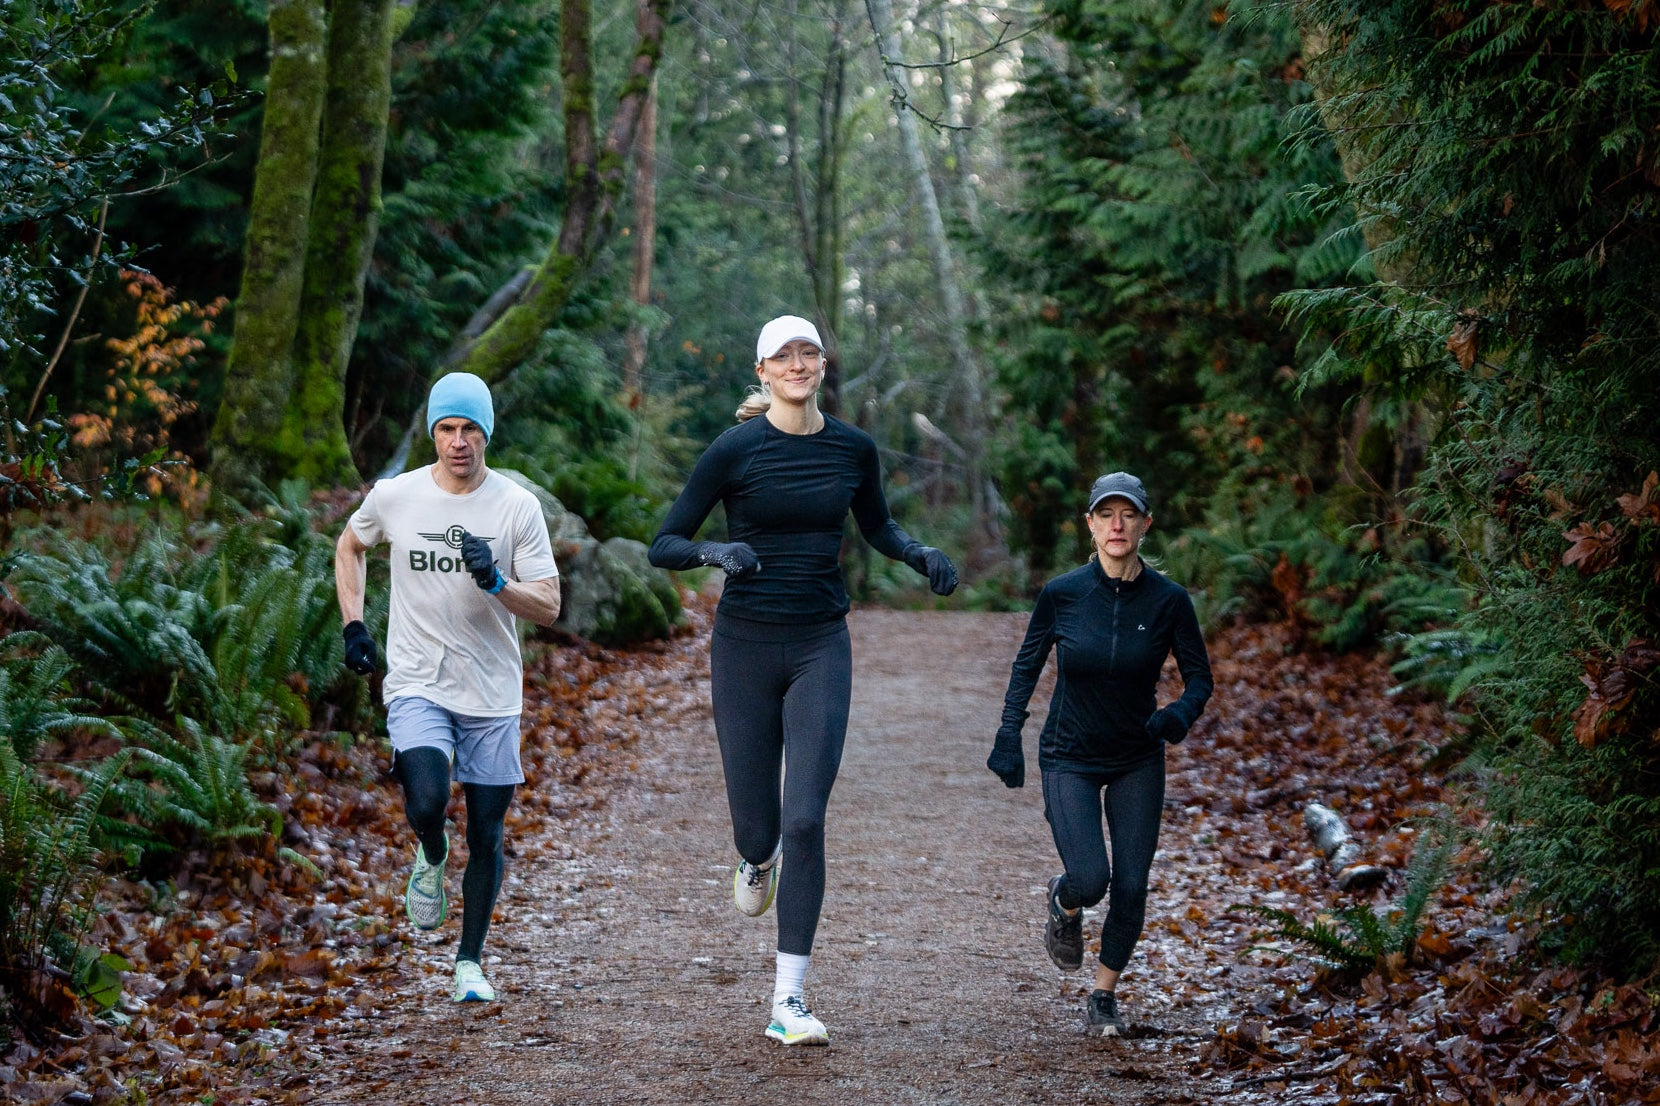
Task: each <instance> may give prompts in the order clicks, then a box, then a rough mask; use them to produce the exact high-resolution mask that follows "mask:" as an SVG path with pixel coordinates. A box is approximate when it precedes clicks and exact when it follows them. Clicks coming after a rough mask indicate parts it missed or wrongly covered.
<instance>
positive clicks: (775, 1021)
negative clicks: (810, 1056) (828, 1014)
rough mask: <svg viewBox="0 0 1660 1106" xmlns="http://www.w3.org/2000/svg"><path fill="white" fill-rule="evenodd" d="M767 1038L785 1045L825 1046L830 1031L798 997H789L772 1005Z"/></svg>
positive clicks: (827, 1042)
mask: <svg viewBox="0 0 1660 1106" xmlns="http://www.w3.org/2000/svg"><path fill="white" fill-rule="evenodd" d="M767 1036H769V1037H771V1038H772V1039H773V1040H775V1041H782V1042H783V1043H784V1044H787V1045H827V1044H829V1043H830V1031H829V1030H827V1029H825V1028H824V1023H823V1022H821V1021H819V1020H818V1019H817V1018H815V1017H814V1016H813V1012H812V1011H811V1010H809V1009H807V1003H806V1002H805V1001H804V1000H803V999H802V997H801V996H800V995H790V996H789V997H788V998H783V999H779V1000H778V1001H777V1002H774V1003H773V1004H772V1023H771V1024H770V1025H768V1026H767Z"/></svg>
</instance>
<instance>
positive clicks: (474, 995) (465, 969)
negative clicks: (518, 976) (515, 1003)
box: [455, 960, 496, 1002]
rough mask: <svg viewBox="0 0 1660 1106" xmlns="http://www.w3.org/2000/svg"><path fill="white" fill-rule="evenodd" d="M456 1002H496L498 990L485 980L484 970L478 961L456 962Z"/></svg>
mask: <svg viewBox="0 0 1660 1106" xmlns="http://www.w3.org/2000/svg"><path fill="white" fill-rule="evenodd" d="M455 1001H456V1002H495V1001H496V989H495V988H494V987H492V986H490V981H489V980H488V979H485V978H484V969H483V968H481V967H479V966H478V962H477V961H476V960H457V961H456V962H455Z"/></svg>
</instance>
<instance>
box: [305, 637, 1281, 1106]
mask: <svg viewBox="0 0 1660 1106" xmlns="http://www.w3.org/2000/svg"><path fill="white" fill-rule="evenodd" d="M849 624H850V626H851V628H852V632H853V650H854V677H853V714H852V721H851V725H850V726H849V732H848V741H847V751H846V755H845V759H844V761H843V766H842V772H841V776H840V779H839V781H838V782H837V785H836V790H835V793H834V795H833V796H832V798H831V802H830V812H829V823H828V843H827V852H828V873H829V882H828V887H827V891H826V896H825V904H824V914H823V920H822V922H821V924H820V927H819V931H818V939H817V945H816V947H815V949H814V954H813V967H812V971H811V973H810V975H809V977H808V982H807V986H808V990H807V997H808V1000H809V1002H810V1003H811V1004H812V1006H813V1008H814V1011H815V1012H816V1013H817V1014H818V1015H819V1016H820V1017H821V1018H822V1019H823V1020H824V1022H825V1024H826V1025H827V1026H828V1027H829V1030H830V1039H831V1044H830V1046H829V1047H828V1048H804V1047H797V1048H785V1047H783V1046H781V1045H779V1044H777V1043H775V1042H773V1041H770V1040H767V1039H766V1038H765V1037H764V1036H763V1035H762V1031H763V1030H764V1029H765V1027H766V1023H767V1020H768V1003H769V1002H770V996H771V989H772V977H773V954H772V950H773V948H774V939H775V937H776V928H775V926H776V923H775V921H774V918H773V915H772V913H771V912H769V913H768V914H767V915H765V916H764V917H762V918H759V919H750V918H745V917H743V916H742V915H740V914H738V912H737V911H736V910H735V909H734V908H733V906H732V902H731V892H730V881H731V866H732V864H733V863H734V862H735V860H736V857H735V855H734V853H733V850H732V843H731V835H730V828H729V823H728V820H727V814H726V802H725V797H724V792H723V789H722V782H721V771H720V762H719V757H718V754H717V752H716V748H715V738H714V732H713V724H712V722H711V721H710V716H709V711H708V675H707V666H706V664H704V665H702V666H701V668H696V669H694V670H693V671H692V672H691V673H690V674H689V675H688V676H687V677H686V678H685V679H683V680H680V681H677V682H671V683H668V684H666V685H665V687H664V688H663V689H662V691H661V694H659V695H657V697H656V702H658V703H659V704H660V706H659V707H658V708H657V709H656V710H655V711H654V712H651V713H648V715H647V716H645V717H642V718H641V719H640V720H639V722H640V726H641V734H640V737H639V739H638V743H637V744H636V745H635V746H634V749H633V753H634V755H636V756H637V757H638V758H639V761H640V765H639V771H638V773H637V774H635V775H634V776H632V777H630V778H628V779H627V780H623V781H620V782H619V783H618V784H617V785H616V786H615V788H614V791H613V795H612V798H611V800H610V803H609V805H608V807H607V810H606V813H605V815H604V816H603V817H602V818H601V820H600V821H601V828H600V830H599V831H598V832H596V833H594V834H592V835H591V836H590V835H586V834H584V835H582V836H579V837H569V838H566V839H564V840H561V841H560V842H559V844H558V848H557V850H548V851H544V852H542V854H541V855H539V856H538V855H536V854H537V852H538V850H536V849H534V848H531V849H519V850H516V851H519V852H521V853H528V854H529V856H521V857H518V858H513V857H510V858H509V862H508V863H509V877H508V884H507V886H506V887H505V888H504V890H503V894H502V899H501V903H500V905H499V906H498V908H497V922H496V924H495V926H494V927H493V929H492V930H491V934H490V940H489V943H488V944H487V945H486V949H485V951H486V957H487V961H488V962H487V964H486V970H487V971H488V972H489V974H490V978H491V980H492V982H493V983H494V984H495V986H496V988H497V991H498V993H499V994H500V996H501V1001H499V1002H497V1003H493V1004H489V1005H483V1004H465V1005H459V1006H458V1005H455V1004H452V1003H451V1002H450V1001H449V994H448V986H449V973H448V968H449V964H450V962H451V959H452V958H453V956H454V940H455V936H456V935H455V932H454V930H455V929H456V927H457V926H458V924H459V920H458V919H459V912H458V911H452V919H451V921H450V922H449V923H447V924H446V926H445V928H444V929H443V930H441V931H439V932H438V933H437V934H435V935H430V936H429V935H424V934H423V935H420V937H419V938H418V939H417V944H416V946H415V948H414V950H413V951H412V952H411V953H410V954H408V956H406V958H405V959H406V961H410V963H409V968H410V970H409V971H407V972H405V973H403V978H402V981H401V982H398V983H397V984H396V987H397V989H398V990H399V991H401V992H404V994H402V995H400V996H398V998H397V1000H396V1001H389V1002H388V1003H387V1004H386V1005H385V1007H384V1008H380V1009H377V1010H376V1011H375V1012H374V1013H373V1014H371V1015H370V1016H367V1017H363V1018H360V1019H358V1020H356V1021H355V1022H352V1023H350V1024H349V1025H343V1026H341V1027H340V1028H339V1029H338V1030H336V1031H335V1032H334V1033H333V1035H332V1038H331V1043H330V1045H329V1048H328V1051H329V1054H330V1055H329V1056H328V1058H327V1062H326V1063H325V1064H324V1066H322V1067H320V1068H319V1069H318V1070H316V1071H314V1072H313V1073H311V1075H310V1077H309V1082H308V1084H307V1085H306V1086H305V1087H303V1088H301V1087H295V1086H294V1084H292V1083H291V1084H290V1087H291V1088H293V1090H294V1092H295V1099H296V1100H302V1099H303V1100H306V1101H310V1102H340V1103H356V1102H377V1103H381V1102H384V1103H396V1104H398V1106H420V1104H426V1103H433V1104H437V1103H456V1102H468V1103H474V1102H476V1103H489V1104H499V1106H519V1104H524V1106H530V1104H537V1106H545V1104H549V1103H580V1104H584V1106H599V1104H611V1103H617V1104H623V1103H627V1104H629V1106H642V1104H644V1106H656V1104H662V1106H690V1104H695V1103H774V1102H776V1103H781V1104H783V1103H787V1104H789V1106H806V1104H812V1103H826V1104H828V1103H836V1104H838V1106H846V1104H863V1103H931V1104H932V1103H965V1104H980V1103H984V1104H988V1106H989V1104H992V1103H998V1104H1001V1103H1011V1102H1013V1103H1067V1104H1077V1103H1107V1102H1111V1103H1116V1104H1142V1103H1172V1102H1175V1103H1181V1102H1191V1103H1209V1102H1219V1101H1224V1100H1232V1101H1236V1102H1247V1101H1251V1100H1252V1099H1253V1094H1252V1092H1251V1091H1248V1090H1241V1091H1234V1092H1231V1093H1230V1089H1229V1081H1228V1080H1227V1079H1225V1078H1219V1077H1217V1076H1216V1075H1214V1074H1211V1073H1210V1072H1209V1071H1208V1070H1207V1069H1204V1068H1202V1067H1200V1066H1198V1065H1197V1064H1196V1058H1197V1056H1198V1053H1199V1050H1200V1048H1201V1047H1202V1045H1203V1043H1204V1041H1205V1039H1206V1037H1207V1036H1208V1035H1209V1033H1210V1031H1211V1029H1212V1028H1213V1027H1215V1026H1216V1025H1218V1024H1220V1023H1222V1022H1225V1021H1228V1020H1230V1019H1231V1018H1236V1017H1237V1016H1238V1013H1237V1011H1238V1010H1239V1009H1241V1008H1243V1007H1245V1006H1246V1005H1247V1004H1248V1002H1249V1000H1250V997H1251V996H1250V995H1249V994H1248V993H1242V992H1243V990H1244V989H1247V988H1248V987H1249V986H1250V985H1251V984H1250V983H1248V980H1250V979H1252V978H1253V977H1254V976H1255V974H1256V973H1254V972H1252V971H1251V970H1250V969H1246V968H1242V967H1241V965H1240V963H1239V961H1238V957H1237V954H1238V951H1239V949H1240V948H1241V947H1242V942H1241V939H1240V937H1239V934H1238V933H1237V932H1236V930H1237V927H1226V926H1221V925H1215V924H1210V923H1207V922H1204V921H1198V922H1195V920H1194V919H1193V918H1191V917H1190V916H1189V915H1188V909H1189V902H1190V899H1192V898H1197V897H1200V896H1201V894H1202V896H1203V897H1204V898H1206V899H1210V900H1215V899H1217V898H1218V897H1220V899H1221V901H1224V902H1226V901H1228V899H1227V895H1228V889H1227V888H1226V887H1218V886H1216V884H1217V882H1219V881H1223V880H1224V879H1225V877H1224V876H1223V874H1222V871H1221V869H1220V867H1218V866H1217V865H1216V863H1215V862H1214V861H1211V860H1206V859H1203V856H1204V854H1206V853H1207V852H1208V850H1199V849H1193V850H1190V849H1188V848H1187V845H1188V844H1189V841H1188V840H1187V838H1186V837H1185V836H1184V834H1186V833H1189V832H1191V828H1190V827H1191V826H1192V825H1194V824H1195V822H1196V821H1197V820H1196V819H1194V818H1187V817H1183V809H1182V806H1181V797H1180V795H1179V794H1178V793H1177V790H1178V789H1177V782H1178V781H1177V780H1176V779H1175V778H1174V771H1175V768H1176V762H1175V760H1174V758H1173V760H1172V781H1171V782H1172V793H1171V798H1170V800H1169V802H1168V803H1167V808H1166V815H1167V816H1166V822H1165V829H1164V836H1163V839H1162V841H1161V846H1160V854H1159V858H1158V860H1157V861H1156V862H1155V865H1154V872H1153V898H1152V901H1151V902H1150V904H1149V910H1148V929H1147V934H1146V936H1145V937H1144V939H1143V943H1142V945H1141V946H1140V947H1139V948H1138V950H1137V953H1136V956H1135V958H1134V959H1133V960H1132V961H1131V963H1130V966H1129V969H1128V970H1127V971H1126V973H1125V976H1124V980H1123V982H1122V984H1121V985H1120V996H1121V1007H1122V1008H1123V1009H1124V1010H1125V1012H1126V1014H1127V1015H1128V1016H1129V1017H1130V1019H1131V1021H1132V1023H1133V1024H1134V1025H1135V1026H1136V1027H1137V1029H1138V1031H1139V1033H1141V1034H1145V1035H1137V1036H1133V1037H1132V1038H1129V1039H1123V1040H1111V1039H1109V1040H1102V1039H1099V1038H1090V1037H1086V1036H1085V1035H1084V1034H1083V1031H1082V1027H1083V1002H1084V998H1085V996H1086V994H1087V989H1088V986H1089V981H1090V974H1089V973H1090V965H1092V964H1093V962H1094V961H1093V947H1094V939H1095V938H1098V936H1099V932H1100V913H1099V911H1091V912H1090V913H1089V914H1088V915H1087V916H1086V922H1085V936H1086V938H1089V939H1090V941H1091V951H1090V953H1089V954H1088V955H1087V956H1086V961H1085V967H1084V969H1083V970H1081V971H1078V972H1074V973H1062V972H1060V971H1058V970H1057V969H1055V967H1054V966H1053V965H1051V964H1050V963H1049V960H1048V958H1047V957H1046V956H1045V955H1044V952H1043V947H1042V939H1041V938H1042V919H1043V892H1044V884H1045V882H1046V881H1047V880H1048V878H1049V877H1050V876H1051V875H1052V874H1054V873H1055V872H1056V871H1058V870H1059V868H1058V862H1057V861H1056V859H1055V851H1054V846H1053V844H1052V843H1051V841H1050V838H1049V833H1048V826H1047V824H1046V823H1045V822H1044V820H1043V812H1042V799H1041V789H1040V788H1039V786H1038V773H1037V769H1036V741H1037V733H1038V730H1039V728H1040V727H1041V723H1042V717H1043V714H1042V711H1043V706H1044V704H1045V703H1046V702H1047V699H1048V685H1047V682H1046V683H1045V685H1044V686H1043V687H1041V688H1040V689H1039V693H1038V695H1037V696H1036V697H1035V698H1034V702H1033V717H1032V718H1031V720H1030V721H1029V722H1028V723H1027V729H1026V747H1027V758H1028V768H1029V770H1028V776H1027V779H1028V783H1027V786H1026V787H1025V788H1024V789H1022V790H1018V791H1010V790H1007V789H1005V788H1004V787H1003V786H1002V784H1001V783H999V782H998V780H997V779H996V778H995V777H994V776H992V775H991V773H990V772H988V771H987V770H986V768H985V757H986V753H987V752H988V751H989V748H990V744H991V738H992V734H993V732H994V731H995V730H996V728H997V721H998V717H999V713H1000V710H1001V705H1002V698H1003V690H1004V686H1005V684H1006V681H1007V678H1008V672H1009V664H1010V662H1011V661H1012V659H1013V657H1014V653H1015V650H1016V649H1017V647H1018V646H1019V643H1020V638H1021V635H1022V633H1023V631H1024V628H1025V616H1024V615H1022V614H987V613H967V612H963V613H959V612H898V611H880V610H860V611H856V612H855V613H854V614H853V615H851V616H850V619H849ZM1193 744H1196V743H1194V742H1190V743H1189V745H1193ZM1182 755H1183V756H1184V757H1186V758H1189V759H1191V760H1193V761H1199V760H1200V759H1201V758H1202V756H1203V749H1202V748H1198V749H1187V748H1185V747H1184V750H1183V753H1182ZM549 832H550V833H552V834H554V835H559V834H561V833H562V832H563V831H561V830H559V829H557V828H555V829H553V830H550V831H549ZM556 854H563V855H564V856H565V857H566V859H557V858H554V857H555V855H556ZM452 875H453V878H452V880H451V882H452V887H453V889H454V890H455V891H459V883H460V880H459V871H456V872H454V873H453V874H452ZM1182 919H1186V921H1185V922H1183V921H1182ZM400 924H402V922H401V921H400ZM423 968H425V969H426V970H422V969H423ZM1257 985H1261V983H1258V984H1257ZM313 1056H314V1058H316V1054H315V1053H314V1054H313ZM1256 1091H1257V1093H1260V1092H1261V1089H1260V1088H1257V1089H1256ZM1294 1096H1295V1092H1293V1094H1292V1095H1290V1096H1288V1095H1286V1093H1285V1092H1283V1091H1282V1092H1280V1093H1279V1095H1278V1097H1279V1098H1280V1100H1282V1101H1283V1100H1285V1099H1286V1098H1287V1097H1294ZM1303 1101H1306V1099H1303Z"/></svg>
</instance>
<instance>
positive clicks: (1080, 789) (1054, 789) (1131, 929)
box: [1043, 749, 1164, 972]
mask: <svg viewBox="0 0 1660 1106" xmlns="http://www.w3.org/2000/svg"><path fill="white" fill-rule="evenodd" d="M1103 788H1105V789H1106V794H1105V795H1104V796H1103V795H1102V789H1103ZM1103 810H1104V811H1105V812H1106V816H1107V821H1106V830H1107V833H1108V834H1110V835H1111V837H1112V860H1111V861H1110V862H1109V861H1108V860H1107V843H1106V840H1105V838H1104V837H1103V836H1102V832H1101V814H1102V811H1103ZM1163 811H1164V751H1163V750H1162V749H1161V750H1160V751H1159V752H1158V753H1157V754H1155V755H1153V756H1150V757H1148V758H1147V759H1146V760H1141V761H1137V762H1136V763H1135V764H1132V765H1130V766H1129V767H1128V768H1123V769H1120V770H1118V771H1114V772H1079V771H1073V770H1067V769H1061V770H1055V769H1047V768H1046V769H1044V772H1043V813H1044V817H1046V818H1048V819H1049V828H1050V830H1051V831H1052V832H1053V833H1054V835H1055V849H1056V851H1058V852H1059V853H1060V855H1061V864H1062V866H1063V867H1064V868H1065V869H1066V876H1065V878H1064V879H1062V880H1061V885H1060V887H1059V888H1058V890H1057V891H1056V894H1055V897H1056V898H1057V899H1059V900H1060V904H1061V905H1062V906H1063V907H1065V908H1066V909H1068V910H1072V909H1075V908H1078V907H1085V906H1094V905H1095V904H1096V903H1098V902H1100V901H1101V900H1102V899H1103V898H1107V897H1108V894H1109V892H1110V894H1111V898H1110V900H1109V901H1108V903H1107V917H1106V920H1105V921H1103V922H1102V923H1101V963H1102V964H1104V965H1105V966H1106V967H1108V968H1110V969H1112V970H1113V971H1115V972H1121V971H1123V970H1124V965H1126V964H1128V963H1129V962H1130V953H1131V952H1132V951H1134V949H1135V945H1136V941H1138V940H1140V938H1141V928H1142V926H1143V925H1144V924H1145V922H1146V920H1147V875H1148V873H1149V872H1150V871H1152V868H1153V854H1154V853H1156V852H1157V851H1158V847H1159V820H1160V817H1161V815H1162V814H1163Z"/></svg>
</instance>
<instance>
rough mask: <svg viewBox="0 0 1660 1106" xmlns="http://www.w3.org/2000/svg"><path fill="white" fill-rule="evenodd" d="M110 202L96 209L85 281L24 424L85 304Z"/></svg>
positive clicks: (31, 418)
mask: <svg viewBox="0 0 1660 1106" xmlns="http://www.w3.org/2000/svg"><path fill="white" fill-rule="evenodd" d="M109 213H110V202H109V200H108V198H106V199H105V200H104V203H103V206H102V207H100V208H99V209H98V233H97V234H96V235H95V236H94V237H93V239H92V260H91V261H89V262H88V263H87V271H86V280H84V281H82V282H81V291H80V294H79V295H77V296H76V297H75V307H74V310H72V311H70V312H69V320H68V321H67V322H65V323H64V324H63V334H62V335H60V336H59V338H58V348H57V349H55V350H53V351H52V356H51V359H50V360H48V361H47V362H46V368H45V369H44V370H43V371H42V372H41V374H40V382H39V383H37V384H36V385H35V394H34V395H32V396H30V397H29V410H28V413H26V414H25V415H24V416H23V421H24V422H25V423H32V422H34V421H35V407H36V406H37V405H38V404H39V403H40V393H41V392H43V391H45V390H46V381H47V380H48V379H49V378H50V377H51V375H52V370H53V369H55V368H57V367H58V361H59V359H61V358H62V357H63V351H64V349H65V348H66V347H67V346H68V345H69V335H70V334H71V333H73V332H74V330H75V322H76V320H77V319H79V318H80V316H81V307H82V306H83V305H85V303H86V294H87V290H88V289H90V288H91V287H92V273H93V271H94V270H95V269H97V267H98V255H99V254H100V253H102V252H103V249H104V220H105V219H106V218H107V217H108V216H109Z"/></svg>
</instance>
